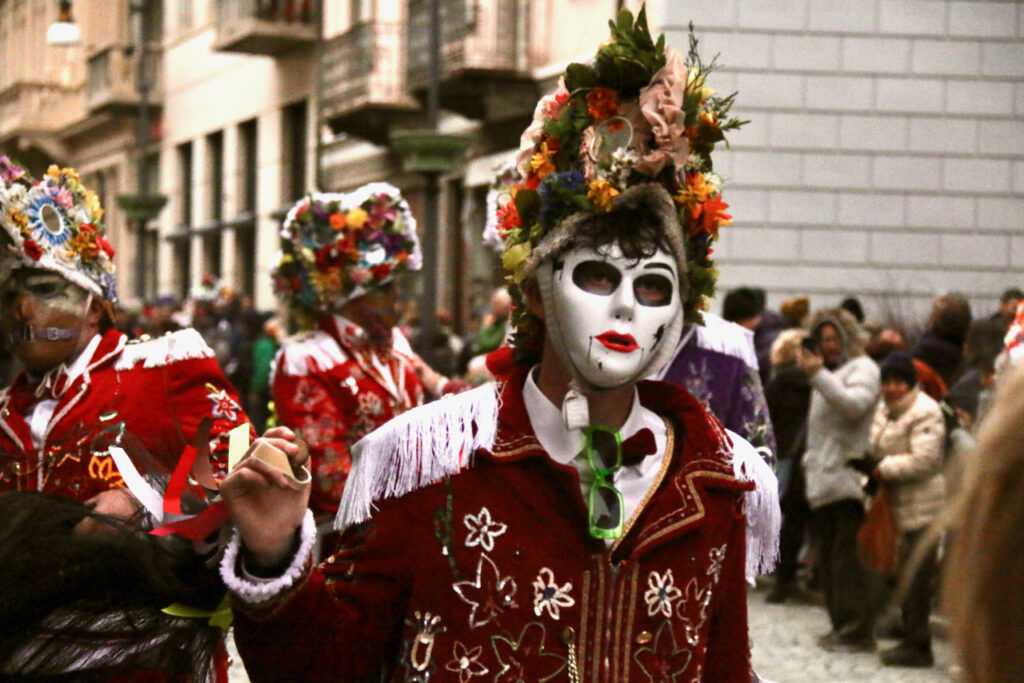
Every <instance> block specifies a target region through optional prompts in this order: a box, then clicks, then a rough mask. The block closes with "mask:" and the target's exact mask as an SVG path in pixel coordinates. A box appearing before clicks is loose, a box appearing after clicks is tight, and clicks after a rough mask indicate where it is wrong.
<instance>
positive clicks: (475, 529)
mask: <svg viewBox="0 0 1024 683" xmlns="http://www.w3.org/2000/svg"><path fill="white" fill-rule="evenodd" d="M462 523H463V524H465V525H466V528H467V529H469V534H467V535H466V547H467V548H473V547H475V546H480V547H481V548H483V549H484V550H486V551H488V552H490V551H492V550H494V539H495V538H497V537H498V536H501V535H502V534H503V533H505V530H506V529H507V528H508V527H507V526H506V525H505V524H502V523H501V522H495V521H493V520H492V519H491V511H490V510H488V509H487V508H481V509H480V513H479V514H476V515H466V516H465V517H464V518H463V520H462Z"/></svg>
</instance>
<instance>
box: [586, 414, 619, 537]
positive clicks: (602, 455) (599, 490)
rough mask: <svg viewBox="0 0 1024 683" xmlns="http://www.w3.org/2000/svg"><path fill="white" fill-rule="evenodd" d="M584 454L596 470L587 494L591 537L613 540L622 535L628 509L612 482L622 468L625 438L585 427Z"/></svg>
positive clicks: (595, 426) (606, 429)
mask: <svg viewBox="0 0 1024 683" xmlns="http://www.w3.org/2000/svg"><path fill="white" fill-rule="evenodd" d="M583 436H584V444H583V452H584V453H585V454H586V456H587V462H588V463H589V464H590V467H591V469H593V471H594V483H593V485H592V486H591V488H590V493H589V494H588V495H587V508H588V509H589V511H590V519H589V522H590V535H591V536H593V537H594V538H600V539H609V538H618V537H620V536H622V527H623V522H624V521H625V520H624V519H623V517H624V508H623V502H622V492H621V491H619V490H618V489H617V488H615V486H614V484H612V481H613V480H614V477H615V473H616V472H618V471H619V469H620V468H621V467H622V435H621V434H619V432H618V430H615V429H612V428H611V427H608V426H605V425H601V424H592V425H588V426H586V427H584V428H583Z"/></svg>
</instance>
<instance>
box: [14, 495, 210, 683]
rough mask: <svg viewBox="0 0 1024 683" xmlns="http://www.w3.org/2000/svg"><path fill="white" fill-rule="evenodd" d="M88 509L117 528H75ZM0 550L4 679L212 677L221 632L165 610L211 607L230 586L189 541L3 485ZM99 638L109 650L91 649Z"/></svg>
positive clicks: (88, 513) (64, 500)
mask: <svg viewBox="0 0 1024 683" xmlns="http://www.w3.org/2000/svg"><path fill="white" fill-rule="evenodd" d="M86 517H92V518H94V519H97V520H101V521H104V522H106V523H107V524H109V525H110V530H109V532H95V533H76V532H75V530H74V528H75V525H76V524H78V523H79V522H80V521H82V520H83V519H85V518H86ZM0 558H3V560H2V561H0V614H2V615H3V618H2V619H0V678H4V680H8V679H7V678H6V677H7V676H12V675H18V676H21V677H22V679H23V680H39V679H53V680H68V679H73V680H106V678H107V677H110V676H117V675H122V674H125V673H128V672H138V671H161V672H165V673H166V674H169V675H170V677H171V679H172V680H178V678H181V679H183V680H185V679H187V680H193V681H205V680H207V674H208V672H209V670H210V662H211V657H212V654H213V652H214V650H215V648H216V647H217V643H218V642H219V641H220V640H221V638H222V636H223V633H222V631H221V630H220V629H219V628H216V627H213V626H210V625H209V623H208V621H207V619H205V618H185V617H173V616H170V615H168V614H165V613H164V612H162V611H161V610H162V609H163V608H165V607H168V606H170V605H172V604H175V603H181V604H184V605H188V606H190V607H196V608H200V609H206V610H210V609H213V608H214V607H215V606H216V605H217V604H218V603H219V601H220V600H221V598H222V597H223V595H224V587H223V584H221V583H220V581H219V579H218V577H217V576H216V573H215V570H212V569H209V568H207V567H206V566H205V564H204V562H203V558H201V557H199V556H197V555H196V554H195V552H194V550H193V548H192V543H191V541H186V540H184V539H180V538H177V537H173V536H172V537H166V538H158V537H156V536H152V535H149V534H146V533H144V532H140V531H137V530H136V527H135V526H134V525H132V524H131V523H129V522H125V521H124V520H115V519H112V518H109V517H105V516H102V515H97V514H96V513H94V512H92V510H91V508H90V507H89V506H88V505H86V504H84V503H81V502H78V501H75V500H71V499H68V498H61V497H57V496H50V495H46V494H42V493H37V492H33V491H13V492H8V493H4V494H0ZM97 643H100V644H102V645H103V652H104V656H103V657H95V656H94V657H88V655H89V654H90V653H91V652H92V651H93V649H94V648H95V647H96V644H97ZM114 643H116V645H114ZM67 672H73V673H72V674H68V673H67Z"/></svg>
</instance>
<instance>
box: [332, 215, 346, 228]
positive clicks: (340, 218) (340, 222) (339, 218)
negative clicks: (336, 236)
mask: <svg viewBox="0 0 1024 683" xmlns="http://www.w3.org/2000/svg"><path fill="white" fill-rule="evenodd" d="M330 221H331V227H332V228H334V229H335V230H344V229H345V226H346V225H347V224H348V221H347V220H346V219H345V214H343V213H340V212H337V211H336V212H334V213H332V214H331V218H330Z"/></svg>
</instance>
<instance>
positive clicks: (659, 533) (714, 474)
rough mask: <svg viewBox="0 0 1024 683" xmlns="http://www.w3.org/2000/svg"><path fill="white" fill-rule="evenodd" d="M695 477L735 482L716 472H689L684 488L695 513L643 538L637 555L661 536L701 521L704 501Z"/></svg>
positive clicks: (731, 478)
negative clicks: (691, 501)
mask: <svg viewBox="0 0 1024 683" xmlns="http://www.w3.org/2000/svg"><path fill="white" fill-rule="evenodd" d="M696 477H704V478H708V479H721V480H723V481H736V477H734V476H733V475H731V474H722V473H718V472H708V471H707V470H699V471H697V472H690V473H689V474H687V475H686V477H685V480H686V486H687V487H688V488H689V489H690V493H691V494H692V495H693V500H694V504H695V505H696V506H697V511H696V512H694V513H693V514H692V515H689V516H688V517H684V518H683V519H682V520H680V521H678V522H674V523H672V524H669V525H668V526H667V527H665V528H664V529H661V530H659V531H656V532H654V533H652V534H651V535H650V536H647V537H646V538H644V540H643V541H642V542H641V543H640V544H639V545H638V546H637V554H639V553H640V550H641V548H646V547H647V546H648V545H650V544H652V543H654V542H655V541H657V540H658V539H659V538H661V537H662V536H664V535H666V534H669V533H671V532H672V531H674V530H676V529H678V528H679V527H681V526H685V525H686V524H689V523H690V522H692V521H696V520H698V519H701V518H702V517H704V514H705V512H704V501H703V499H702V498H701V495H700V493H699V492H698V491H697V488H696V486H695V485H694V483H693V480H694V479H695V478H696Z"/></svg>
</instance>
